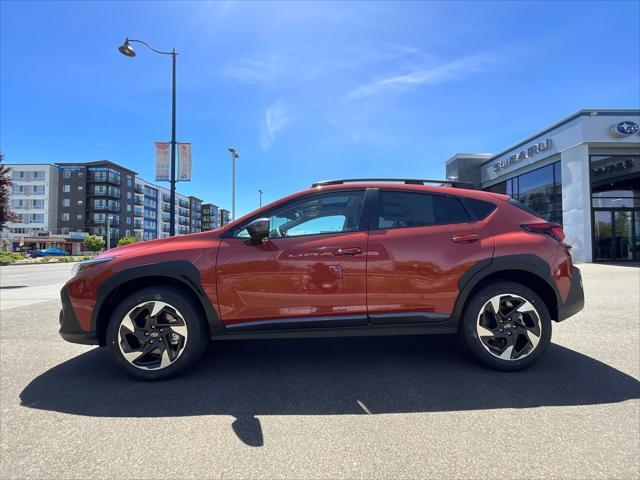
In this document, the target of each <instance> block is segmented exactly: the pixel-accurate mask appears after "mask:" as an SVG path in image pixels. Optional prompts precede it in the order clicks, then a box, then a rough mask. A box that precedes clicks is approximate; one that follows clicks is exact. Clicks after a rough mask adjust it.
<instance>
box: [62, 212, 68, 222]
mask: <svg viewBox="0 0 640 480" xmlns="http://www.w3.org/2000/svg"><path fill="white" fill-rule="evenodd" d="M62 221H63V222H68V221H69V214H68V213H63V214H62Z"/></svg>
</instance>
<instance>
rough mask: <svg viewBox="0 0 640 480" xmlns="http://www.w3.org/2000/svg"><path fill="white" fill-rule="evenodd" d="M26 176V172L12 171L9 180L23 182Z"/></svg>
mask: <svg viewBox="0 0 640 480" xmlns="http://www.w3.org/2000/svg"><path fill="white" fill-rule="evenodd" d="M25 176H26V172H25V171H24V170H12V171H11V178H12V179H13V180H24V178H25Z"/></svg>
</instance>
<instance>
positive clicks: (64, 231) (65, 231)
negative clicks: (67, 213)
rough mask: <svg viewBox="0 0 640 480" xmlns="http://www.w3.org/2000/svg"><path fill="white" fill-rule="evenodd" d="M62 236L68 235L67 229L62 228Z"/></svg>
mask: <svg viewBox="0 0 640 480" xmlns="http://www.w3.org/2000/svg"><path fill="white" fill-rule="evenodd" d="M62 235H69V227H63V228H62Z"/></svg>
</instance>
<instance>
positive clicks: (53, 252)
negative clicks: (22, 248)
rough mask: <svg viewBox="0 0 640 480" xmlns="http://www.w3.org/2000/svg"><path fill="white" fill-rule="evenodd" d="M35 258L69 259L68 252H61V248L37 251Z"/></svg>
mask: <svg viewBox="0 0 640 480" xmlns="http://www.w3.org/2000/svg"><path fill="white" fill-rule="evenodd" d="M33 256H34V257H67V256H69V253H68V252H65V251H64V250H60V249H59V248H45V249H44V250H36V251H35V253H34V255H33Z"/></svg>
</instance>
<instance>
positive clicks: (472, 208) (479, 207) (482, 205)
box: [462, 198, 497, 222]
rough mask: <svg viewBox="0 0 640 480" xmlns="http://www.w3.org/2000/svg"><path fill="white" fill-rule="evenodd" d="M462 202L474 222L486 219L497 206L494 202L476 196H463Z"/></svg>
mask: <svg viewBox="0 0 640 480" xmlns="http://www.w3.org/2000/svg"><path fill="white" fill-rule="evenodd" d="M462 203H463V204H464V207H465V209H466V210H467V212H469V215H471V220H473V221H474V222H476V221H478V220H484V219H485V218H487V217H488V216H489V215H490V214H491V212H493V211H494V210H495V209H496V208H497V207H496V205H495V204H494V203H491V202H485V201H484V200H477V199H475V198H463V199H462Z"/></svg>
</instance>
